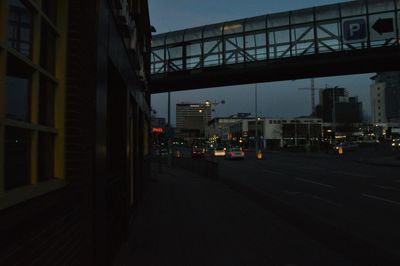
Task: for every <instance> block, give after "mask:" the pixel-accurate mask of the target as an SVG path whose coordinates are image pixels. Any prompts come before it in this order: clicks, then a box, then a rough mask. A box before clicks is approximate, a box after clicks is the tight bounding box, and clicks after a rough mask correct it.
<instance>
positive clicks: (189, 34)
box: [184, 27, 204, 42]
mask: <svg viewBox="0 0 400 266" xmlns="http://www.w3.org/2000/svg"><path fill="white" fill-rule="evenodd" d="M203 28H204V27H198V28H193V29H190V30H187V31H185V35H184V41H185V42H188V41H195V40H200V39H201V38H202V35H203Z"/></svg>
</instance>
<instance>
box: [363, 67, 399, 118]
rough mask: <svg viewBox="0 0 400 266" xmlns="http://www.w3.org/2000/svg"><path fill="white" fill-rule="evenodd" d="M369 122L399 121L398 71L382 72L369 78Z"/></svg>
mask: <svg viewBox="0 0 400 266" xmlns="http://www.w3.org/2000/svg"><path fill="white" fill-rule="evenodd" d="M371 79H372V80H373V84H372V85H371V87H370V92H371V114H372V117H371V119H372V120H371V122H372V123H373V124H382V123H396V122H397V123H399V122H400V72H382V73H378V74H377V75H376V76H374V77H372V78H371Z"/></svg>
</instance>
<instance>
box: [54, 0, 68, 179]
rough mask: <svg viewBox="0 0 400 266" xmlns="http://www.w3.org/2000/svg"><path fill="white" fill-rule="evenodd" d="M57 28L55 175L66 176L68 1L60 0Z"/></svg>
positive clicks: (61, 177) (62, 177)
mask: <svg viewBox="0 0 400 266" xmlns="http://www.w3.org/2000/svg"><path fill="white" fill-rule="evenodd" d="M57 28H58V30H59V32H60V35H59V36H58V38H57V42H56V69H55V75H56V78H57V80H58V86H57V88H56V89H55V100H54V104H55V106H54V108H55V117H54V119H55V121H54V123H55V127H56V129H57V135H56V137H55V153H54V157H55V158H54V171H55V173H54V176H55V177H57V178H60V179H64V178H65V167H64V165H65V162H64V160H65V155H64V153H65V93H66V71H67V32H68V1H58V6H57Z"/></svg>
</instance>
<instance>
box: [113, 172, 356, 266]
mask: <svg viewBox="0 0 400 266" xmlns="http://www.w3.org/2000/svg"><path fill="white" fill-rule="evenodd" d="M153 169H157V168H153ZM148 187H149V188H148V191H147V193H146V196H145V201H144V204H143V205H142V206H141V207H140V208H139V210H138V215H137V217H136V218H135V220H134V222H133V224H132V225H131V233H130V236H129V242H128V243H127V245H125V246H124V248H123V249H122V250H121V254H120V255H119V258H118V259H117V262H116V264H115V265H139V266H147V265H148V266H158V265H163V266H169V265H171V266H180V265H182V266H197V265H198V266H200V265H204V266H212V265H215V266H223V265H227V266H228V265H229V266H235V265H237V266H242V265H243V266H244V265H246V266H249V265H310V266H311V265H352V264H351V262H350V261H348V260H347V259H345V258H343V257H342V256H341V255H340V254H337V253H335V251H332V250H330V249H329V248H327V247H325V246H323V245H322V244H320V243H319V242H317V241H314V240H312V239H310V238H309V237H308V236H307V235H305V234H303V233H302V232H300V231H298V230H297V229H296V228H294V227H292V226H290V225H288V224H287V223H286V222H284V221H283V220H281V219H279V218H278V217H277V216H275V215H273V214H271V213H269V212H268V211H266V210H265V209H263V208H261V207H259V206H258V205H257V204H255V203H254V202H252V201H250V200H248V199H247V198H245V197H243V196H242V195H241V194H238V193H237V192H234V191H232V190H230V189H229V188H228V187H227V186H226V185H224V184H222V183H221V182H219V181H215V180H211V179H207V178H204V177H199V176H196V175H194V174H192V173H190V172H186V171H182V170H178V169H165V168H164V173H163V174H158V175H157V177H156V178H155V179H154V180H153V182H151V183H150V184H149V185H148Z"/></svg>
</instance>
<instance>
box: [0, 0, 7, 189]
mask: <svg viewBox="0 0 400 266" xmlns="http://www.w3.org/2000/svg"><path fill="white" fill-rule="evenodd" d="M7 20H8V0H1V1H0V195H1V194H3V193H4V144H5V143H4V137H5V136H4V125H3V123H2V121H3V119H4V117H5V90H6V62H7V51H6V50H5V49H4V47H5V43H6V41H7Z"/></svg>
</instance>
